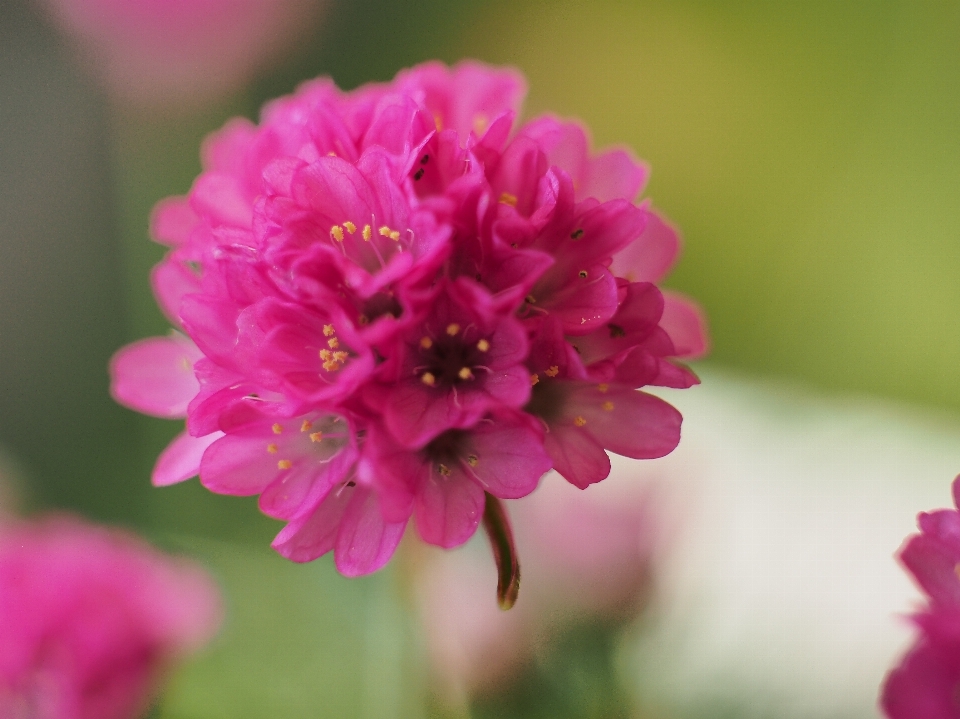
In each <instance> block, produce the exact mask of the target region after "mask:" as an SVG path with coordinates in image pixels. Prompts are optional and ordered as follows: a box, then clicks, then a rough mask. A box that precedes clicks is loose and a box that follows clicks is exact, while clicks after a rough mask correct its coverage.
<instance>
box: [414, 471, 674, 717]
mask: <svg viewBox="0 0 960 719" xmlns="http://www.w3.org/2000/svg"><path fill="white" fill-rule="evenodd" d="M512 509H513V512H512V514H513V516H514V518H515V520H516V526H517V547H518V551H519V552H520V554H521V556H522V557H523V580H522V583H523V591H522V592H521V593H520V597H519V599H518V600H517V604H516V607H515V608H514V609H513V610H512V611H510V612H503V611H500V610H499V609H498V608H497V607H496V606H495V605H494V604H493V603H492V602H490V601H489V600H488V599H487V598H486V597H485V596H484V595H483V591H482V590H483V588H484V586H486V585H488V584H489V582H490V574H491V572H492V570H491V568H490V567H489V565H488V564H487V563H485V562H482V561H481V557H482V555H479V554H477V555H470V553H469V551H468V552H464V553H452V554H442V555H437V554H432V555H430V556H429V557H427V556H423V557H421V561H420V563H419V564H418V565H417V573H416V580H415V586H416V591H415V594H416V598H417V603H418V605H419V608H420V617H421V620H422V627H423V632H424V634H425V637H426V642H427V652H428V655H429V658H430V664H431V666H432V668H433V672H434V675H435V677H436V679H437V680H438V684H439V686H438V689H439V690H440V692H441V694H442V695H443V696H445V697H446V699H448V700H450V701H451V702H454V703H457V702H461V701H463V700H464V699H465V698H467V697H469V696H475V695H477V694H483V693H487V692H491V691H495V690H496V688H497V687H498V685H500V684H502V683H504V682H507V681H509V679H510V677H512V676H515V675H516V674H517V671H518V670H519V669H520V668H522V666H523V665H524V664H525V663H527V662H530V661H533V660H534V658H535V656H536V654H537V653H538V652H539V651H542V650H543V649H544V647H545V646H546V645H547V643H548V642H549V638H550V637H551V636H552V635H554V634H556V633H558V632H561V631H563V629H564V627H567V626H571V625H572V624H574V623H576V622H582V621H585V620H586V621H590V620H603V621H609V622H613V623H619V622H626V621H629V620H630V619H632V618H633V617H635V616H637V614H638V613H639V612H640V611H641V609H642V608H643V607H644V606H645V604H646V602H647V600H648V599H649V597H650V592H651V590H652V588H653V577H654V574H653V572H654V568H655V565H656V564H657V562H658V560H659V557H660V555H661V554H662V553H663V551H664V550H665V549H666V548H667V546H668V545H669V541H670V537H671V535H672V531H673V528H672V527H670V526H668V523H667V521H666V513H665V512H664V511H663V510H664V509H665V507H664V506H663V501H662V497H661V496H660V494H659V493H658V488H657V487H656V486H655V485H652V484H650V483H647V482H644V483H637V482H633V481H630V479H628V478H627V477H619V478H618V477H616V476H613V477H611V478H610V480H608V481H606V482H602V483H600V484H598V485H594V486H591V487H590V488H589V489H587V490H586V491H585V492H581V491H578V490H577V489H576V488H574V487H573V486H571V485H570V484H568V483H566V482H563V481H561V479H560V477H557V476H555V475H549V476H547V477H546V478H545V480H544V481H543V483H542V484H541V486H540V488H539V489H538V490H537V491H536V492H535V493H534V494H532V495H530V496H529V497H526V498H524V499H522V500H520V501H518V502H516V503H514V504H513V507H512ZM471 558H473V559H474V561H471Z"/></svg>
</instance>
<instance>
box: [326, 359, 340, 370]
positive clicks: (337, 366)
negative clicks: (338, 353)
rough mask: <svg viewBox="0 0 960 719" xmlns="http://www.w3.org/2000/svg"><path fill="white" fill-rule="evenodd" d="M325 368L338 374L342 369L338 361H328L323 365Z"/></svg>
mask: <svg viewBox="0 0 960 719" xmlns="http://www.w3.org/2000/svg"><path fill="white" fill-rule="evenodd" d="M323 368H324V369H325V370H326V371H327V372H336V371H337V370H338V369H340V363H339V362H337V361H336V360H327V361H326V362H324V363H323Z"/></svg>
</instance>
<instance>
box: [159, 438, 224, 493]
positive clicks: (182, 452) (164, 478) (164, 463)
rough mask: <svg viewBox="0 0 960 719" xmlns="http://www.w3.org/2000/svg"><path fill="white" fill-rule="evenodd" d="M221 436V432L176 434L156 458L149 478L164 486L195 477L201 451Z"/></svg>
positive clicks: (201, 454) (201, 455) (198, 467)
mask: <svg viewBox="0 0 960 719" xmlns="http://www.w3.org/2000/svg"><path fill="white" fill-rule="evenodd" d="M222 436H223V433H222V432H214V433H213V434H208V435H207V436H206V437H191V436H190V435H189V434H188V433H187V432H181V433H180V434H178V435H177V436H176V437H175V438H174V439H173V441H172V442H171V443H170V444H168V445H167V448H166V449H165V450H163V452H162V453H161V454H160V456H159V457H158V458H157V463H156V464H155V465H154V467H153V475H152V476H151V478H150V481H151V482H152V483H153V486H154V487H166V486H168V485H171V484H177V483H178V482H183V481H185V480H187V479H190V478H191V477H196V476H197V474H198V473H199V472H200V460H201V458H202V457H203V453H204V452H205V451H206V449H207V447H209V446H210V445H211V444H213V443H214V442H215V441H217V440H218V439H220V438H221V437H222Z"/></svg>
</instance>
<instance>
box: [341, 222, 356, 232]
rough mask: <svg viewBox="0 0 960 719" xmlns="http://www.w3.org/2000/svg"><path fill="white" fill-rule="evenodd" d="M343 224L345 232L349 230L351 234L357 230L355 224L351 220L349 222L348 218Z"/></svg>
mask: <svg viewBox="0 0 960 719" xmlns="http://www.w3.org/2000/svg"><path fill="white" fill-rule="evenodd" d="M343 226H344V228H346V230H347V232H349V233H350V234H351V235H352V234H353V233H354V232H356V231H357V226H356V225H355V224H353V223H352V222H350V220H347V221H346V222H344V223H343Z"/></svg>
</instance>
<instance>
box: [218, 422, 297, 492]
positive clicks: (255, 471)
mask: <svg viewBox="0 0 960 719" xmlns="http://www.w3.org/2000/svg"><path fill="white" fill-rule="evenodd" d="M268 444H269V441H268V440H267V439H266V438H264V437H261V436H259V435H248V434H245V433H238V434H228V435H225V436H223V437H221V438H220V439H218V440H217V441H216V442H214V443H213V444H212V445H210V448H209V449H208V450H207V451H206V452H205V453H204V455H203V461H202V462H201V463H200V483H201V484H203V486H204V487H206V488H207V489H209V490H210V491H211V492H216V493H218V494H231V495H234V496H237V497H248V496H251V495H254V494H260V493H261V492H262V491H263V490H265V489H266V488H267V486H268V485H269V484H270V483H271V482H272V481H273V480H274V479H275V478H276V477H277V476H278V475H279V474H280V472H281V471H282V470H280V469H279V467H278V465H277V462H278V461H279V458H280V455H277V454H271V453H270V452H269V451H268V449H267V446H268ZM299 468H300V467H299V465H298V469H299Z"/></svg>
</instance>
